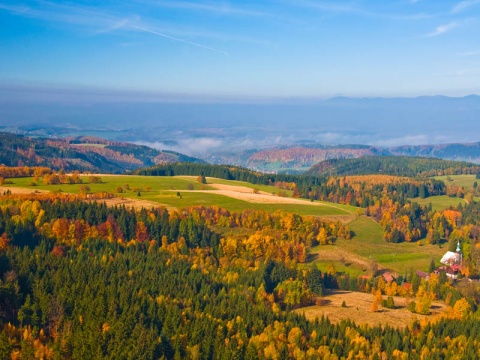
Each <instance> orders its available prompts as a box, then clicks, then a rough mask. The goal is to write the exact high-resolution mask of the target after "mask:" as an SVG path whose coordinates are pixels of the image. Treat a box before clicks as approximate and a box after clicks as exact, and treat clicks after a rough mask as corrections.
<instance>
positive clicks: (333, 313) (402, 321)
mask: <svg viewBox="0 0 480 360" xmlns="http://www.w3.org/2000/svg"><path fill="white" fill-rule="evenodd" d="M383 297H384V299H386V298H387V297H386V296H385V295H384V296H383ZM321 299H322V301H323V304H322V305H320V306H317V305H315V306H308V307H305V308H301V309H298V310H296V311H297V312H299V313H303V314H305V316H306V318H307V319H309V320H313V319H315V318H316V317H318V318H321V317H322V315H324V316H325V317H328V318H329V319H330V321H331V322H332V323H339V322H340V321H341V320H344V319H351V320H353V321H354V322H355V323H356V324H358V325H361V324H367V325H370V326H376V325H387V324H388V325H389V326H392V327H398V328H404V327H406V326H407V325H409V324H411V323H412V321H413V320H415V319H418V320H421V319H422V318H425V317H433V316H434V315H436V314H440V313H441V312H443V311H444V310H445V309H446V308H447V306H446V305H445V304H444V303H443V302H438V301H437V302H433V303H432V307H431V315H418V314H413V313H411V312H410V311H408V310H407V308H406V299H405V298H402V297H398V296H394V297H393V299H394V301H395V306H397V308H396V309H387V308H383V307H379V311H378V312H372V311H371V310H370V308H371V306H372V302H373V295H372V294H366V293H360V292H353V291H333V292H332V293H331V294H328V295H326V296H324V297H322V298H321ZM343 301H345V304H346V305H347V307H342V302H343Z"/></svg>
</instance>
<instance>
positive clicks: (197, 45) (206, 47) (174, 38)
mask: <svg viewBox="0 0 480 360" xmlns="http://www.w3.org/2000/svg"><path fill="white" fill-rule="evenodd" d="M128 27H130V28H132V29H136V30H139V31H143V32H146V33H150V34H153V35H157V36H160V37H163V38H165V39H169V40H173V41H177V42H181V43H184V44H188V45H192V46H196V47H199V48H202V49H205V50H211V51H216V52H218V53H220V54H223V55H225V56H229V55H228V53H227V52H226V51H223V50H219V49H216V48H213V47H210V46H206V45H203V44H200V43H196V42H193V41H188V40H185V39H180V38H176V37H173V36H170V35H167V34H163V33H161V32H158V31H155V30H152V29H148V28H145V27H142V26H137V25H128Z"/></svg>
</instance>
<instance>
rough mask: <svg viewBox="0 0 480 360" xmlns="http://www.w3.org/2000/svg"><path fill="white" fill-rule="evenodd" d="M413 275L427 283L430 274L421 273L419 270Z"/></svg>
mask: <svg viewBox="0 0 480 360" xmlns="http://www.w3.org/2000/svg"><path fill="white" fill-rule="evenodd" d="M415 273H416V274H417V276H418V277H419V278H421V279H425V280H427V281H428V279H430V274H429V273H426V272H423V271H420V270H417V271H416V272H415Z"/></svg>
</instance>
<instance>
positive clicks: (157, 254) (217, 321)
mask: <svg viewBox="0 0 480 360" xmlns="http://www.w3.org/2000/svg"><path fill="white" fill-rule="evenodd" d="M32 196H33V195H29V196H21V197H20V196H12V195H6V196H5V195H4V196H0V206H1V209H2V211H1V212H0V233H1V237H0V240H1V241H0V245H1V246H0V260H1V261H0V275H1V279H2V280H1V281H0V291H1V294H2V296H1V298H0V299H1V300H0V301H1V303H0V305H1V309H2V312H1V313H0V323H1V325H2V331H1V333H0V355H1V356H2V358H21V359H23V358H26V359H33V358H43V359H57V358H62V359H87V358H88V359H91V358H95V359H160V358H165V359H181V358H194V359H271V358H278V359H287V358H292V359H302V358H313V359H325V358H332V359H339V358H347V357H354V356H355V355H360V354H361V355H362V356H371V357H372V358H392V359H393V358H412V359H421V358H444V357H446V358H453V357H458V356H460V357H462V358H468V359H474V358H476V357H478V356H480V353H479V350H478V349H479V345H480V344H479V340H478V333H479V331H480V327H479V326H480V325H479V324H480V322H479V321H478V318H477V317H475V315H474V314H473V312H475V311H476V309H477V307H478V299H476V298H474V297H471V298H469V299H465V298H463V297H462V296H463V295H462V293H461V292H459V291H458V290H457V289H455V288H454V287H453V286H452V284H451V283H450V282H449V281H447V278H446V276H445V275H444V274H443V275H441V276H440V277H438V276H437V277H433V275H432V281H428V282H424V281H423V280H422V281H420V279H419V278H418V277H415V275H413V276H412V277H411V278H410V279H408V280H411V281H412V285H413V287H412V288H407V287H400V286H398V285H397V284H396V283H388V284H386V283H385V282H384V281H383V280H382V279H383V278H382V277H379V278H369V279H366V278H358V279H353V278H352V279H348V277H347V278H346V277H344V276H342V275H341V274H335V273H321V272H320V271H318V270H316V269H315V268H303V269H301V268H299V267H298V264H301V263H302V262H304V261H305V260H306V257H305V256H306V254H307V252H308V248H309V247H310V246H311V245H313V244H314V243H315V242H316V241H318V240H317V238H318V239H322V238H323V237H324V236H325V238H335V237H338V236H347V237H348V236H349V235H348V229H347V228H346V227H344V226H342V225H341V224H339V223H330V222H324V221H319V220H316V219H315V218H311V217H300V216H295V215H293V214H284V213H275V214H268V213H265V212H259V211H256V212H252V211H245V212H243V213H229V212H227V211H225V210H222V209H220V208H204V207H195V208H190V209H184V210H183V211H180V212H175V211H174V212H168V211H167V210H165V209H162V208H158V209H151V210H146V209H144V210H142V211H139V212H136V211H134V210H128V209H125V208H123V207H122V208H108V207H106V206H105V205H101V204H96V203H84V202H81V201H79V200H78V199H77V198H76V197H74V196H65V195H63V196H60V195H51V194H46V195H45V194H44V195H36V196H35V197H32ZM220 228H222V229H225V230H228V229H230V230H229V231H227V232H224V234H223V235H221V236H219V234H218V233H216V232H215V229H217V231H218V229H220ZM235 229H237V231H235ZM239 229H244V230H243V232H242V231H238V230H239ZM231 230H234V231H231ZM246 230H248V231H247V232H245V231H246ZM325 246H329V245H325ZM397 286H398V287H397ZM332 287H333V288H338V287H339V288H341V289H355V290H357V291H369V290H368V289H371V290H372V291H373V292H374V293H375V295H374V296H373V295H372V301H373V302H372V311H377V310H376V308H375V306H376V307H378V306H382V305H381V304H382V301H385V303H384V304H385V305H384V306H390V305H388V301H387V300H382V298H383V295H388V294H403V296H407V298H410V299H412V296H414V299H415V300H414V301H412V302H411V303H412V304H413V305H412V306H411V309H412V310H411V311H414V312H418V313H421V314H422V313H429V312H430V310H429V308H430V304H431V300H432V299H434V298H441V299H445V301H446V303H447V304H449V305H451V307H450V308H449V309H448V310H447V311H446V312H445V313H443V314H442V315H440V316H438V317H436V318H432V321H431V322H430V321H428V320H427V318H425V321H424V320H422V321H421V322H419V321H417V322H414V323H412V324H411V325H410V326H408V327H407V328H405V329H395V328H391V327H388V326H387V327H381V326H376V327H368V326H357V325H356V324H354V323H353V322H352V321H342V322H340V323H339V324H336V325H334V324H332V323H331V322H330V321H329V320H328V319H326V318H320V319H317V320H314V321H307V320H306V319H305V318H304V317H303V316H302V315H299V314H297V313H295V312H293V311H292V310H294V309H296V308H298V307H302V306H305V305H309V304H312V303H314V302H315V301H316V299H318V296H321V294H322V293H323V291H324V289H326V288H332ZM408 289H409V290H408ZM377 301H380V303H377ZM374 304H376V305H375V306H374ZM452 320H454V321H452Z"/></svg>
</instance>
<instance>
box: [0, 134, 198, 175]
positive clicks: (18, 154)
mask: <svg viewBox="0 0 480 360" xmlns="http://www.w3.org/2000/svg"><path fill="white" fill-rule="evenodd" d="M176 161H183V162H188V161H194V162H203V161H202V160H199V159H196V158H192V157H188V156H186V155H182V154H179V153H175V152H171V151H159V150H155V149H152V148H149V147H147V146H141V145H135V144H128V143H120V142H112V141H108V140H104V139H99V138H95V137H76V138H65V139H41V138H29V137H25V136H20V135H14V134H9V133H0V164H3V165H6V166H47V167H50V168H52V169H56V170H59V169H63V170H65V171H74V170H78V171H89V172H109V173H124V172H125V171H127V170H134V169H137V168H140V167H145V166H152V165H155V164H161V163H168V162H176Z"/></svg>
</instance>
